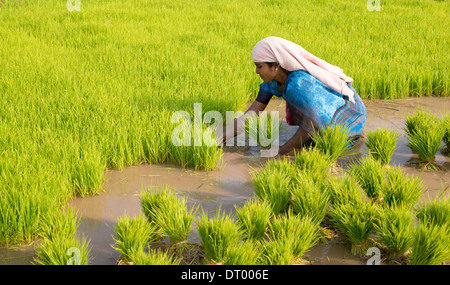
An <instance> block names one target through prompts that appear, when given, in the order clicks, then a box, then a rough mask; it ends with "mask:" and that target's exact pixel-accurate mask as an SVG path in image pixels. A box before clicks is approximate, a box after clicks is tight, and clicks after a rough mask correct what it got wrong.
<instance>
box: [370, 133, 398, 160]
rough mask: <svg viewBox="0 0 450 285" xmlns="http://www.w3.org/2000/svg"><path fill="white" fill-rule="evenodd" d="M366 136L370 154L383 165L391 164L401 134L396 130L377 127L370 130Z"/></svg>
mask: <svg viewBox="0 0 450 285" xmlns="http://www.w3.org/2000/svg"><path fill="white" fill-rule="evenodd" d="M366 136H367V138H366V142H365V144H366V147H367V151H368V153H369V156H370V157H372V158H374V159H375V160H379V161H380V162H381V164H383V165H389V162H390V160H391V157H392V155H393V154H394V151H395V148H396V144H397V139H398V138H399V137H400V134H399V133H398V132H397V131H395V130H389V129H376V130H374V131H369V132H368V133H367V135H366Z"/></svg>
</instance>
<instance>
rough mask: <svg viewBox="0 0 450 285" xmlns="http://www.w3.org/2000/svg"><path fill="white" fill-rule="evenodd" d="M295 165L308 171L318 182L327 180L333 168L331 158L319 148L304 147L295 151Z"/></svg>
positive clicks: (301, 169)
mask: <svg viewBox="0 0 450 285" xmlns="http://www.w3.org/2000/svg"><path fill="white" fill-rule="evenodd" d="M294 157H295V161H294V166H295V167H296V168H297V169H298V170H299V171H304V172H307V173H308V175H310V176H311V177H312V178H313V180H314V182H315V183H316V184H319V183H322V182H324V181H326V178H327V176H328V173H329V171H330V168H331V160H330V159H329V157H328V156H326V155H324V154H323V153H322V152H321V151H320V150H319V149H318V148H315V147H312V148H310V149H309V150H308V149H305V148H304V149H302V150H301V151H300V152H295V153H294Z"/></svg>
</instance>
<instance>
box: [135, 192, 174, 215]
mask: <svg viewBox="0 0 450 285" xmlns="http://www.w3.org/2000/svg"><path fill="white" fill-rule="evenodd" d="M139 199H140V203H141V208H142V211H143V213H144V215H145V216H146V217H147V219H148V221H149V222H154V221H155V220H156V216H155V212H156V211H157V209H158V208H159V207H160V206H161V205H163V204H164V203H176V202H175V200H176V199H177V197H176V196H175V195H173V194H172V193H171V192H169V187H168V186H167V185H166V186H163V187H161V188H158V189H155V190H147V191H143V192H142V193H141V194H140V195H139ZM169 200H170V202H169Z"/></svg>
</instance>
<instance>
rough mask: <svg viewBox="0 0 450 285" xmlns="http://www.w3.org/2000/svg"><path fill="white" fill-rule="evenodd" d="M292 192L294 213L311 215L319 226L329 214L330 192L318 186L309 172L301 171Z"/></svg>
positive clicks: (314, 222)
mask: <svg viewBox="0 0 450 285" xmlns="http://www.w3.org/2000/svg"><path fill="white" fill-rule="evenodd" d="M291 194H292V201H291V205H292V209H293V211H294V213H296V214H297V215H299V216H301V217H303V216H309V217H311V219H312V222H313V224H315V225H316V226H318V225H319V224H320V223H321V222H322V220H323V219H324V218H325V215H326V214H327V207H328V203H329V199H330V194H329V192H328V191H323V189H321V188H320V187H319V186H317V185H316V183H315V182H314V179H313V178H312V177H311V176H310V174H309V173H304V172H299V173H298V175H297V177H296V183H295V185H294V186H293V188H292V189H291Z"/></svg>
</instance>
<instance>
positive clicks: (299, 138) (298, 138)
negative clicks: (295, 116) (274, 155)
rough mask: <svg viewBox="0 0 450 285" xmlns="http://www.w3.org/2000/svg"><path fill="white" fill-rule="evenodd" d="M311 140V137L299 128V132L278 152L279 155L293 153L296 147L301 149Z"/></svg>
mask: <svg viewBox="0 0 450 285" xmlns="http://www.w3.org/2000/svg"><path fill="white" fill-rule="evenodd" d="M309 139H311V137H310V135H309V134H308V133H307V132H305V131H304V130H303V129H301V128H298V130H297V132H295V134H294V135H293V136H292V138H290V139H289V140H288V141H287V142H286V143H285V144H284V145H282V146H280V149H279V150H278V154H279V155H284V154H287V153H289V152H290V151H292V150H293V149H294V148H295V147H300V146H302V145H303V144H304V143H306V142H307V141H308V140H309Z"/></svg>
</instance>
